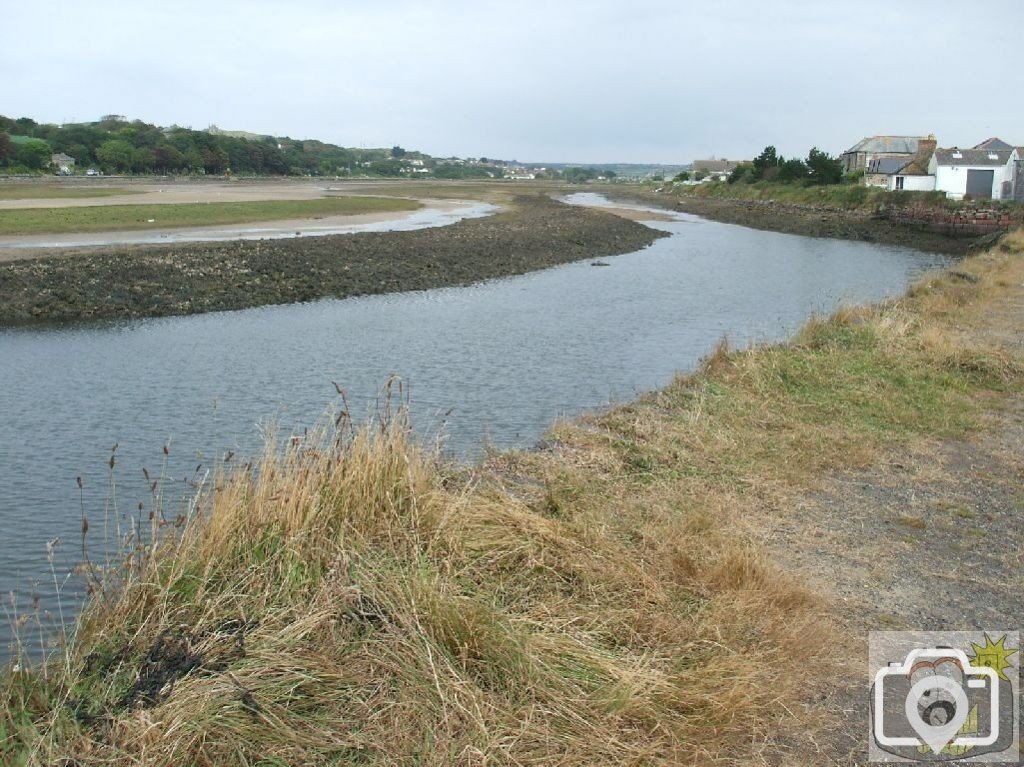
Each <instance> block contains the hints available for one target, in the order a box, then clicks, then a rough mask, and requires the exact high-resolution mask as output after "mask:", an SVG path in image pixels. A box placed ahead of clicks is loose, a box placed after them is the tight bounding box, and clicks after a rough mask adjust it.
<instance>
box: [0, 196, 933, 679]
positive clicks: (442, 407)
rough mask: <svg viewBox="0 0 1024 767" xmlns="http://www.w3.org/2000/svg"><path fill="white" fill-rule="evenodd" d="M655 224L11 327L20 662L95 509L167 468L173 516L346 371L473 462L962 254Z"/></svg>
mask: <svg viewBox="0 0 1024 767" xmlns="http://www.w3.org/2000/svg"><path fill="white" fill-rule="evenodd" d="M570 202H574V203H581V204H598V205H600V204H604V203H605V202H606V201H604V200H603V199H601V198H598V197H597V196H595V195H575V196H574V197H573V198H571V199H570ZM650 225H651V226H654V227H656V228H658V229H662V230H664V231H667V232H669V233H670V234H671V236H670V237H667V238H664V239H661V240H659V241H657V242H656V243H654V244H653V245H652V246H650V247H648V248H645V249H644V250H641V251H638V252H635V253H630V254H626V255H622V256H617V257H613V258H604V259H601V261H600V262H599V263H600V265H594V264H593V263H591V262H587V261H584V262H579V263H574V264H568V265H565V266H561V267H557V268H553V269H548V270H545V271H542V272H535V273H532V274H527V275H524V276H521V277H514V278H509V279H502V280H495V281H490V282H485V283H481V284H477V285H474V286H471V287H461V288H450V289H441V290H431V291H424V292H414V293H400V294H391V295H384V296H372V297H364V298H352V299H345V300H323V301H317V302H314V303H308V304H297V305H289V306H275V307H267V308H261V309H251V310H244V311H236V312H223V313H215V314H206V315H198V316H192V317H171V318H159V319H145V320H138V321H131V322H117V323H92V324H79V325H70V326H66V327H60V328H48V329H33V330H26V329H15V330H0V597H2V600H3V604H4V610H3V611H2V612H0V659H2V658H3V657H4V648H6V647H7V646H8V645H9V643H10V642H11V637H12V634H11V631H10V626H9V623H8V619H9V618H10V617H11V616H13V615H15V614H16V615H25V614H27V613H30V612H32V610H33V604H32V602H33V596H35V597H36V598H37V605H38V610H40V611H42V612H43V613H44V614H45V620H46V621H48V622H56V621H57V620H58V618H57V615H58V603H57V600H56V599H55V596H54V593H55V587H54V577H55V576H56V580H57V582H58V583H59V584H60V585H61V588H62V590H63V594H64V596H63V599H62V601H61V607H62V608H63V611H64V615H65V618H68V617H70V615H71V614H72V613H73V612H74V606H75V600H76V599H77V598H78V597H77V595H78V594H79V593H80V591H81V584H79V583H78V582H77V579H76V578H73V577H72V578H68V576H67V573H68V572H69V570H70V569H71V568H72V567H73V566H74V565H75V564H77V563H79V562H80V561H81V549H80V532H79V531H80V518H81V512H82V509H83V508H84V510H85V513H86V515H87V516H88V517H89V520H90V522H91V525H92V530H93V533H98V532H100V530H98V528H102V526H103V521H104V519H106V520H107V523H108V525H109V528H110V529H111V530H113V529H115V527H116V525H117V523H118V521H120V524H121V526H122V529H125V528H127V527H128V526H129V524H130V522H129V520H130V518H131V517H134V516H136V515H137V514H138V504H139V503H142V504H143V509H144V510H145V509H148V508H149V507H150V505H151V499H150V493H149V488H148V485H147V482H146V480H145V478H144V476H143V469H146V470H147V471H148V473H149V475H150V476H151V477H153V478H155V477H156V476H158V475H161V474H163V475H164V476H166V477H168V478H169V481H168V483H167V485H166V488H165V496H166V497H168V498H170V499H171V501H172V507H173V499H174V498H175V497H178V498H181V497H184V496H185V495H186V494H188V493H190V492H191V491H190V489H189V484H188V483H189V481H191V480H194V479H196V478H201V477H203V476H204V475H205V472H206V471H207V468H208V467H209V466H210V465H211V464H214V463H216V462H217V460H218V459H219V458H221V457H222V456H224V455H225V454H226V453H227V452H228V451H232V452H234V453H235V454H236V456H237V457H236V458H235V460H236V461H239V460H244V459H245V458H246V457H251V456H253V455H254V454H256V453H258V452H259V450H260V449H261V447H262V445H263V442H264V433H265V432H266V431H267V430H270V429H271V428H272V427H273V426H274V425H276V431H277V433H278V434H281V435H284V436H287V435H291V434H299V433H301V432H302V430H303V429H305V428H307V427H310V426H312V425H314V424H316V423H317V422H318V420H319V419H321V418H322V417H323V415H324V413H325V412H326V411H327V410H328V409H329V408H331V407H332V406H338V405H339V404H340V402H339V397H338V395H337V393H336V390H335V387H334V383H332V382H337V384H338V385H339V386H341V387H342V388H343V389H344V390H345V391H346V392H347V394H348V400H349V404H350V406H351V409H352V411H353V414H354V415H355V416H356V417H357V420H358V417H359V416H360V415H361V414H367V413H369V412H370V411H371V409H372V408H373V406H374V403H375V402H376V401H377V399H378V397H379V395H380V392H381V388H382V386H383V385H384V384H385V382H386V381H387V380H388V377H389V376H392V375H397V376H400V377H401V380H402V381H403V387H404V391H405V393H406V394H407V396H408V397H409V400H410V409H411V414H412V418H413V423H414V426H415V427H416V428H417V429H418V431H419V432H420V433H421V434H422V435H423V436H424V438H426V439H430V440H434V439H440V440H442V441H443V444H444V446H445V449H446V450H448V451H449V452H450V453H452V454H454V455H456V456H458V457H461V458H465V459H472V458H474V457H476V456H478V455H480V454H481V452H482V450H483V448H484V446H485V445H487V444H490V445H492V446H494V447H497V448H512V447H529V446H531V445H533V444H534V443H535V442H536V441H537V440H538V439H539V438H540V437H541V436H542V434H543V432H544V430H545V429H546V428H547V427H548V426H549V425H550V424H551V423H552V421H553V420H554V419H556V418H558V417H560V416H570V417H571V416H573V415H575V414H578V413H580V412H582V411H585V410H588V409H593V408H601V407H605V406H608V405H609V404H612V403H616V402H622V401H626V400H629V399H631V398H633V397H634V396H635V395H637V394H638V393H639V392H642V391H645V390H649V389H652V388H655V387H658V386H662V385H664V384H666V383H667V382H669V381H670V380H671V378H672V376H673V374H674V373H676V372H677V371H686V370H690V369H692V368H693V367H694V366H695V365H696V363H697V362H698V361H699V360H700V358H701V357H702V356H704V355H705V354H707V353H708V352H709V351H710V350H711V348H712V347H713V346H714V345H715V344H716V343H717V342H718V341H719V340H721V339H722V338H728V339H729V341H730V343H731V344H733V345H741V346H742V345H745V344H749V343H755V342H765V341H772V340H778V339H782V338H785V337H786V336H787V335H788V334H790V333H792V332H793V331H794V330H796V329H797V328H798V327H799V326H800V325H801V324H802V323H803V322H804V321H805V320H806V319H807V318H808V316H809V315H811V314H812V313H815V312H829V311H831V310H833V309H835V308H836V307H837V306H839V305H840V304H842V303H844V302H847V303H854V302H858V303H859V302H865V301H875V300H878V299H881V298H883V297H886V296H891V295H894V294H898V293H900V292H902V291H903V290H904V289H905V288H906V286H907V284H908V282H910V281H911V280H913V279H915V278H916V277H918V276H920V275H921V274H922V273H924V272H926V271H930V270H934V269H936V268H941V267H943V266H945V265H946V264H948V263H949V259H948V258H947V257H944V256H937V255H929V254H923V253H920V252H917V251H913V250H907V249H902V248H896V247H887V246H880V245H871V244H864V243H853V242H842V241H836V240H825V239H812V238H806V237H798V236H793V235H785V234H777V233H773V232H763V231H757V230H753V229H746V228H743V227H739V226H732V225H727V224H719V223H715V222H711V221H706V220H703V219H700V218H697V217H694V216H689V215H686V214H672V220H671V221H656V222H652V223H651V224H650ZM115 444H116V445H117V449H116V453H114V455H115V457H116V461H115V465H114V468H113V470H111V468H110V463H109V462H110V458H111V455H112V448H113V446H114V445H115ZM165 447H167V449H168V452H167V455H165V454H164V448H165ZM79 477H80V478H81V481H82V488H81V491H80V489H79V486H78V480H77V478H79ZM112 488H113V489H112ZM93 533H90V537H94V535H93ZM54 539H59V542H58V543H56V544H55V545H54V546H52V547H51V549H50V551H51V554H52V560H53V568H52V570H51V566H50V562H49V560H48V558H47V543H48V542H52V541H54ZM12 599H13V600H14V602H16V606H13V607H12ZM5 614H6V616H7V618H8V619H5ZM33 641H35V640H33ZM30 649H31V648H30ZM35 652H38V643H36V645H35Z"/></svg>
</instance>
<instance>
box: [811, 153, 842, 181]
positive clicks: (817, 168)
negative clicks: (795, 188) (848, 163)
mask: <svg viewBox="0 0 1024 767" xmlns="http://www.w3.org/2000/svg"><path fill="white" fill-rule="evenodd" d="M807 171H808V175H807V177H808V179H809V180H810V182H811V183H812V184H822V185H824V184H838V183H839V182H840V181H842V180H843V163H842V161H840V160H839V159H837V158H835V157H833V156H832V155H830V154H828V153H827V152H822V151H820V150H819V149H818V148H817V147H812V148H811V151H810V153H808V155H807Z"/></svg>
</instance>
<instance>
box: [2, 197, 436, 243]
mask: <svg viewBox="0 0 1024 767" xmlns="http://www.w3.org/2000/svg"><path fill="white" fill-rule="evenodd" d="M66 191H69V192H70V191H74V190H66ZM419 207H422V206H421V204H420V203H418V202H416V201H415V200H405V199H400V198H395V197H325V198H323V199H320V200H262V201H257V202H212V203H194V204H180V205H179V204H171V205H159V206H156V205H102V206H87V207H76V208H17V209H9V210H0V235H13V234H64V233H67V232H114V231H134V230H138V229H166V228H168V227H179V226H220V225H225V224H244V223H249V222H253V221H275V220H284V219H291V218H315V217H317V216H349V215H357V214H362V213H390V212H393V211H406V210H416V209H417V208H419Z"/></svg>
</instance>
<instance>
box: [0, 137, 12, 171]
mask: <svg viewBox="0 0 1024 767" xmlns="http://www.w3.org/2000/svg"><path fill="white" fill-rule="evenodd" d="M13 157H14V144H12V143H11V137H10V136H8V135H7V134H6V133H4V132H3V131H0V165H6V164H7V163H8V162H9V161H10V160H11V159H12V158H13Z"/></svg>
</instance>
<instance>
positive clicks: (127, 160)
mask: <svg viewBox="0 0 1024 767" xmlns="http://www.w3.org/2000/svg"><path fill="white" fill-rule="evenodd" d="M134 152H135V147H133V146H132V145H131V144H130V143H129V142H127V141H125V140H124V139H121V138H112V139H108V140H107V141H104V142H103V143H102V144H100V147H99V149H97V150H96V159H97V160H99V161H100V163H101V164H102V165H104V166H105V167H106V168H108V169H110V170H113V171H115V172H117V173H122V172H124V171H126V170H128V169H129V168H130V167H131V166H132V155H133V154H134Z"/></svg>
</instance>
